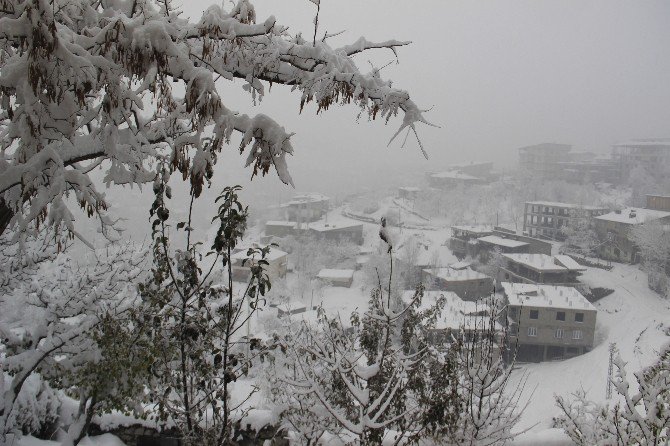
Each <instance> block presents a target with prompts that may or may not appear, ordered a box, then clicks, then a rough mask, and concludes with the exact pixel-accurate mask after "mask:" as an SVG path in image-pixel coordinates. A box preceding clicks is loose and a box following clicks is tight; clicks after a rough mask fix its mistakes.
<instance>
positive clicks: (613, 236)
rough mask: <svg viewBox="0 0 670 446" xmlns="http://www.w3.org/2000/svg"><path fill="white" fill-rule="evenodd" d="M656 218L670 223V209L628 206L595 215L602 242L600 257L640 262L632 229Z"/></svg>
mask: <svg viewBox="0 0 670 446" xmlns="http://www.w3.org/2000/svg"><path fill="white" fill-rule="evenodd" d="M654 220H659V221H660V222H661V223H662V224H670V211H657V210H654V209H644V208H626V209H622V210H616V211H613V212H610V213H608V214H605V215H600V216H598V217H595V218H594V223H595V230H596V233H597V234H598V238H599V239H600V241H601V242H602V243H601V245H600V247H599V248H598V253H599V255H600V257H602V258H604V259H608V260H614V261H617V262H625V263H637V262H639V261H640V255H639V252H638V251H639V250H638V248H637V246H635V244H634V243H633V242H632V241H631V240H630V230H631V228H633V227H634V226H637V225H641V224H643V223H646V222H649V221H654Z"/></svg>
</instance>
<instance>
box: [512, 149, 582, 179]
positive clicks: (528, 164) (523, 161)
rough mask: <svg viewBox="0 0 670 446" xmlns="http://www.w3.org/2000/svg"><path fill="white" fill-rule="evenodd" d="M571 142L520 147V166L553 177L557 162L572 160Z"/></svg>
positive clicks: (533, 172)
mask: <svg viewBox="0 0 670 446" xmlns="http://www.w3.org/2000/svg"><path fill="white" fill-rule="evenodd" d="M571 150H572V146H571V145H569V144H555V143H542V144H535V145H532V146H526V147H521V148H520V149H519V167H520V168H521V170H522V171H524V172H527V173H530V174H533V175H537V176H539V177H542V178H553V177H554V175H555V173H556V172H555V171H556V164H557V163H559V162H567V161H570V155H569V153H570V151H571Z"/></svg>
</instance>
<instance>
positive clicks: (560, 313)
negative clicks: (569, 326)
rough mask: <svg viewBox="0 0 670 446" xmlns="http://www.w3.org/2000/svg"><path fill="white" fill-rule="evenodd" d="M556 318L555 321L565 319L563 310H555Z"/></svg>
mask: <svg viewBox="0 0 670 446" xmlns="http://www.w3.org/2000/svg"><path fill="white" fill-rule="evenodd" d="M556 320H557V321H564V320H565V311H557V312H556Z"/></svg>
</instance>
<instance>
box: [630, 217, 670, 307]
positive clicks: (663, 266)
mask: <svg viewBox="0 0 670 446" xmlns="http://www.w3.org/2000/svg"><path fill="white" fill-rule="evenodd" d="M630 239H631V241H632V242H633V243H634V244H635V246H636V247H637V248H638V249H639V252H640V256H641V257H642V266H643V269H644V270H645V272H646V273H647V278H648V280H649V287H650V288H651V289H652V290H654V291H656V292H658V293H660V294H661V295H663V296H666V295H668V293H669V292H670V286H669V284H668V282H669V281H668V272H670V228H669V227H668V226H667V225H664V224H662V223H661V222H660V221H658V220H651V221H648V222H645V223H643V224H641V225H636V226H633V227H632V228H631V230H630Z"/></svg>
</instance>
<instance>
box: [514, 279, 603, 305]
mask: <svg viewBox="0 0 670 446" xmlns="http://www.w3.org/2000/svg"><path fill="white" fill-rule="evenodd" d="M502 287H503V290H504V291H505V296H507V299H508V300H509V304H510V305H515V306H524V307H543V308H559V309H573V310H591V311H597V310H596V307H594V306H593V304H592V303H591V302H589V301H588V300H586V298H585V297H584V296H583V295H582V294H581V293H580V292H579V291H577V290H576V289H575V288H572V287H566V286H556V285H540V284H530V283H509V282H503V283H502Z"/></svg>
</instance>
